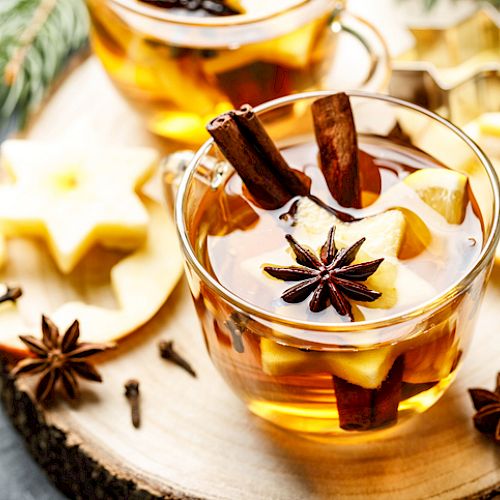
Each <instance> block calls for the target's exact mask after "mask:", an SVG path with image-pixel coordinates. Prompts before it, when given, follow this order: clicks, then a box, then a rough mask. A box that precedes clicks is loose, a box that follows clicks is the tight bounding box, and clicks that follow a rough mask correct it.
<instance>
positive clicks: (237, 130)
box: [207, 105, 310, 210]
mask: <svg viewBox="0 0 500 500" xmlns="http://www.w3.org/2000/svg"><path fill="white" fill-rule="evenodd" d="M207 130H208V132H209V133H210V135H211V136H212V137H213V138H214V141H215V142H216V144H217V146H219V149H220V150H221V152H222V154H223V155H224V156H225V157H226V159H227V160H228V161H229V162H230V163H231V164H232V165H233V167H234V168H235V170H236V171H237V172H238V174H239V175H240V177H241V179H242V180H243V182H244V184H245V186H246V188H247V190H248V192H249V193H250V194H251V196H252V197H253V199H254V200H255V201H256V202H257V203H258V204H259V205H260V206H262V208H265V209H268V210H274V209H276V208H280V207H282V206H283V205H284V204H285V203H286V202H287V201H289V200H290V199H291V198H293V197H294V196H297V195H305V194H307V193H308V192H309V186H310V181H309V179H308V178H307V177H305V176H303V175H301V174H300V172H298V171H296V170H294V169H292V168H291V167H290V166H289V165H288V164H287V163H286V161H285V159H284V158H283V156H282V155H281V153H280V152H279V150H278V148H277V147H276V145H275V144H274V143H273V141H272V139H271V138H270V137H269V135H268V134H267V132H266V130H265V129H264V126H263V125H262V123H261V122H260V120H259V119H258V117H257V115H255V113H254V112H253V110H252V108H251V107H250V106H249V105H245V106H242V108H241V110H239V111H229V112H227V113H224V114H222V115H220V116H218V117H217V118H215V119H214V120H212V121H211V122H210V123H209V124H208V125H207Z"/></svg>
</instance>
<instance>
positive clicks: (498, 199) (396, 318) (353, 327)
mask: <svg viewBox="0 0 500 500" xmlns="http://www.w3.org/2000/svg"><path fill="white" fill-rule="evenodd" d="M335 92H337V91H328V90H323V91H314V92H304V93H299V94H293V95H289V96H285V97H281V98H279V99H275V100H273V101H269V102H266V103H264V104H261V105H260V106H257V107H255V108H254V109H255V111H256V112H257V113H261V112H263V111H269V110H272V109H274V108H277V107H280V106H283V105H287V104H291V103H294V102H297V101H300V100H303V99H308V100H309V99H314V98H319V97H323V96H326V95H330V94H332V93H335ZM346 93H347V94H348V95H349V96H350V97H359V98H365V99H373V100H381V101H384V102H388V103H391V104H394V105H398V106H402V107H404V108H407V109H411V110H413V111H417V112H419V113H422V114H424V115H426V116H428V117H429V118H431V119H433V120H435V121H437V122H439V123H441V124H442V125H444V126H446V127H447V128H448V129H450V130H451V131H452V132H454V133H455V134H456V135H457V136H458V137H459V138H460V139H462V140H463V141H464V142H465V143H466V144H467V145H468V146H469V147H470V148H471V149H472V151H473V152H474V154H475V155H476V156H477V158H478V159H479V160H480V162H481V164H482V165H483V166H484V168H485V170H486V173H487V175H488V179H489V181H490V184H491V187H492V191H493V214H494V215H493V217H494V218H493V221H492V225H491V230H490V234H489V235H488V238H487V240H486V242H485V244H484V245H483V249H482V250H481V253H480V254H479V256H478V257H477V258H476V260H475V261H474V262H473V263H472V264H471V267H469V269H468V271H467V272H466V273H465V274H464V275H463V276H462V277H461V278H459V279H457V280H456V281H455V282H454V283H452V284H451V285H450V286H449V287H448V288H446V289H445V290H444V291H442V292H441V293H440V294H439V295H437V296H435V297H433V298H432V299H430V300H428V301H426V302H424V303H422V304H419V305H418V306H416V307H414V308H412V309H409V310H407V311H404V312H403V313H399V314H395V315H392V316H387V317H385V318H382V319H377V320H372V321H357V322H352V323H320V322H312V321H299V320H296V319H290V318H287V317H286V316H282V315H278V314H274V313H272V312H270V311H267V310H265V309H263V308H261V307H258V306H255V305H253V304H251V303H250V302H247V301H246V300H244V299H242V298H240V297H238V296H237V295H235V294H234V293H232V292H231V291H230V290H228V289H227V288H225V287H224V286H223V285H221V284H220V283H219V282H218V281H217V280H216V279H215V278H214V277H213V276H212V275H210V273H209V272H208V271H207V270H206V269H205V268H204V267H203V265H202V264H201V263H200V262H199V260H198V259H197V257H196V255H195V253H194V249H193V247H192V246H191V243H190V241H189V238H188V236H187V231H186V226H185V221H184V212H185V207H186V204H187V203H188V200H187V199H186V196H185V194H186V192H187V189H188V186H189V184H190V182H191V180H192V178H193V176H194V174H195V169H196V166H197V165H198V162H199V161H200V160H201V159H202V158H203V157H204V155H205V154H206V153H207V152H208V151H209V149H210V148H211V147H212V145H213V144H214V141H213V139H209V140H207V141H206V142H205V143H204V144H203V145H202V146H201V147H200V149H199V150H198V151H197V152H196V154H195V156H194V157H193V160H192V161H191V162H190V164H189V166H188V168H187V169H186V172H185V173H184V176H183V178H182V181H181V183H180V186H179V190H178V192H177V197H176V201H175V215H174V217H175V222H176V227H177V232H178V235H179V239H180V242H181V246H182V249H183V251H184V255H185V258H186V259H187V261H188V262H189V264H190V265H191V266H192V267H193V268H194V270H195V271H196V273H197V275H198V276H199V277H200V279H201V280H202V281H203V282H204V283H205V284H206V285H208V286H209V287H210V288H211V289H212V290H213V291H215V292H216V293H218V294H219V295H220V296H221V297H223V298H224V299H225V300H226V301H228V302H229V303H231V304H232V305H233V306H235V307H236V308H238V309H240V310H241V311H244V312H245V313H247V314H251V315H254V316H257V317H259V318H260V319H263V320H267V321H270V322H273V323H277V324H279V325H283V326H286V327H289V328H293V329H304V330H310V331H323V332H331V333H335V334H338V333H344V332H351V333H352V332H356V331H361V330H363V331H365V330H373V329H377V328H385V327H390V326H394V325H398V324H401V323H404V322H406V321H410V320H412V319H415V318H417V317H419V316H421V315H423V314H425V313H427V312H430V311H433V310H435V309H437V308H439V307H440V306H442V305H445V304H446V303H448V302H449V301H450V300H451V299H453V298H454V297H455V296H456V295H457V294H458V293H459V292H460V291H461V290H463V289H464V288H466V287H467V286H468V285H469V284H470V283H471V282H472V281H473V280H474V279H475V278H476V276H477V275H478V274H479V273H480V272H481V270H482V269H483V268H484V266H485V264H486V263H487V261H488V260H489V259H491V258H492V257H493V252H494V251H495V248H496V246H497V244H498V241H499V239H500V231H499V219H500V214H499V207H500V185H499V179H498V176H497V174H496V172H495V169H494V168H493V166H492V164H491V162H490V161H489V159H488V158H487V156H486V155H485V153H484V152H483V151H482V150H481V148H480V147H479V146H478V145H477V144H476V143H475V142H474V141H473V140H472V139H471V138H470V137H469V136H468V135H467V134H465V133H464V132H463V131H462V130H461V129H460V128H458V127H457V126H456V125H453V124H452V123H451V122H449V121H448V120H446V119H445V118H442V117H441V116H439V115H437V114H435V113H433V112H432V111H428V110H426V109H425V108H422V107H420V106H418V105H416V104H412V103H410V102H406V101H404V100H402V99H398V98H396V97H392V96H388V95H383V94H377V93H371V92H362V91H346ZM287 336H289V337H291V338H293V337H294V335H293V334H288V335H287ZM325 340H326V339H325ZM394 340H395V339H394Z"/></svg>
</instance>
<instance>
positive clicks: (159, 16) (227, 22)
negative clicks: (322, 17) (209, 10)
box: [108, 0, 345, 28]
mask: <svg viewBox="0 0 500 500" xmlns="http://www.w3.org/2000/svg"><path fill="white" fill-rule="evenodd" d="M108 1H109V2H110V3H114V4H116V5H119V6H120V7H123V8H125V9H127V10H128V11H130V12H134V13H135V14H140V15H142V16H145V17H149V18H151V19H155V20H157V21H165V22H169V23H172V24H177V25H180V26H199V27H204V28H210V27H221V26H241V25H246V24H253V23H258V22H261V21H265V20H267V19H272V18H276V17H279V16H281V15H283V14H286V13H289V12H292V11H295V10H300V9H303V8H311V4H320V3H325V4H326V5H330V4H331V5H332V10H335V9H338V10H343V9H344V7H345V6H344V4H343V3H342V2H341V1H339V0H309V1H307V2H306V1H303V2H300V3H298V4H294V5H291V6H289V7H288V8H286V9H282V10H280V11H278V12H270V13H268V14H263V15H254V16H250V15H247V14H238V15H234V16H224V17H196V16H176V15H173V14H170V13H168V10H167V9H162V8H161V7H156V6H154V5H147V4H145V3H141V2H139V1H137V0H108ZM271 1H272V0H271Z"/></svg>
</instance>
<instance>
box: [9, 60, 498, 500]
mask: <svg viewBox="0 0 500 500" xmlns="http://www.w3.org/2000/svg"><path fill="white" fill-rule="evenodd" d="M28 135H29V136H30V137H36V138H40V139H46V138H50V139H54V138H57V139H58V140H61V141H62V140H72V139H74V138H75V137H78V138H80V139H81V140H84V141H85V142H86V143H88V144H110V143H111V144H115V145H119V144H128V145H131V144H132V145H144V144H151V143H152V141H153V139H152V138H151V137H149V136H148V135H147V134H146V133H145V132H144V131H143V128H142V126H141V122H140V120H139V119H138V117H137V116H136V115H135V114H134V113H133V112H132V111H131V110H130V109H129V108H128V106H127V105H126V104H125V103H124V102H123V101H122V100H121V98H120V97H119V96H118V95H117V94H116V93H115V91H114V90H113V88H112V87H111V85H110V83H109V82H108V81H107V79H106V77H105V76H104V75H103V72H102V70H101V68H100V66H99V65H98V63H97V62H96V61H95V60H94V59H90V60H89V61H87V62H86V63H85V64H84V65H83V66H81V67H80V68H79V69H77V70H76V72H75V73H73V75H72V76H71V77H70V78H69V79H68V81H67V82H66V83H65V84H64V85H63V87H62V88H61V89H60V90H59V92H58V93H57V95H56V96H54V98H53V99H52V100H51V102H50V103H49V104H48V106H46V108H45V110H44V112H43V113H42V114H41V115H40V116H39V117H38V118H37V120H36V123H35V124H34V125H33V127H32V128H31V130H30V131H29V133H28ZM156 144H157V145H158V143H156ZM499 303H500V268H498V267H497V268H496V269H495V270H494V272H493V276H492V280H491V283H490V285H489V287H488V291H487V295H486V299H485V303H484V306H483V308H482V311H481V316H480V318H479V322H478V327H477V332H476V336H475V338H474V341H473V345H472V349H471V352H470V353H469V355H468V356H467V359H466V361H465V364H464V366H463V369H462V370H461V372H460V375H459V377H458V380H457V381H456V383H455V384H454V385H453V386H452V388H451V389H450V390H449V392H448V393H447V394H446V395H445V396H444V397H443V399H442V400H441V401H440V402H439V403H438V404H437V405H436V406H435V407H434V408H432V409H431V410H430V411H429V412H427V413H426V414H424V415H422V416H421V417H419V418H415V419H414V420H413V421H411V422H409V423H408V424H406V425H405V426H403V427H402V428H401V429H400V430H398V431H396V432H394V433H392V434H389V435H388V436H386V437H385V438H384V439H383V440H378V441H374V442H371V443H366V444H357V445H322V444H318V443H313V442H309V441H305V440H303V439H300V438H297V437H295V436H293V435H291V434H288V433H286V432H284V431H282V430H280V429H277V428H275V427H273V426H271V425H270V424H267V423H266V422H264V421H262V420H260V419H259V418H257V417H254V416H252V415H251V414H250V413H249V412H248V411H247V410H246V409H245V407H244V405H243V404H242V403H241V402H240V401H239V400H238V399H237V398H236V397H235V396H234V395H233V394H232V393H231V392H230V390H229V389H228V388H227V387H226V385H225V384H224V382H223V381H222V379H221V377H220V376H219V375H218V374H217V372H216V371H215V369H214V368H213V367H212V365H211V363H210V360H209V358H208V355H207V353H206V351H205V347H204V343H203V339H202V336H201V332H200V328H199V325H198V322H197V319H196V316H195V312H194V308H193V306H192V304H191V299H190V297H189V294H188V290H187V286H186V284H185V283H184V282H182V283H181V284H180V285H179V286H178V287H177V289H176V290H175V292H174V293H173V296H172V297H171V298H170V299H169V301H168V302H167V304H166V305H165V306H164V307H163V308H162V309H161V311H160V312H159V313H158V314H157V316H156V317H155V318H154V319H153V320H152V321H151V322H150V323H148V324H147V325H146V326H145V327H143V328H142V329H141V330H139V331H138V332H137V333H136V334H135V335H133V336H132V337H131V338H129V339H128V340H126V341H125V342H124V343H123V345H121V346H120V348H119V350H118V351H117V352H116V353H115V354H114V355H113V357H112V358H111V359H109V360H107V361H105V362H104V363H102V364H101V365H100V367H99V368H100V371H101V372H102V375H103V378H104V381H105V383H104V384H102V385H100V386H97V385H92V386H85V388H88V390H84V393H83V397H82V399H81V401H80V402H78V403H77V404H75V405H69V404H67V403H65V402H61V403H58V404H57V405H56V406H55V407H53V408H51V409H49V410H46V411H41V410H40V408H36V407H35V406H34V405H33V403H32V401H31V399H30V397H29V396H28V395H27V394H26V393H25V392H24V390H29V387H30V383H29V382H27V381H24V380H23V381H22V382H20V383H17V382H16V383H13V381H12V380H9V378H8V376H7V375H6V374H5V373H4V377H3V378H4V379H5V380H6V383H5V384H4V389H3V397H4V401H5V403H6V408H7V411H8V412H9V413H10V415H11V417H12V419H13V421H14V422H15V424H16V426H17V427H18V428H19V429H20V431H21V432H22V433H23V435H24V436H25V437H26V439H27V442H28V446H29V449H30V451H31V452H32V453H33V455H34V456H35V458H36V459H37V460H38V461H39V462H40V463H41V464H42V465H43V466H44V467H45V468H46V469H47V471H48V473H49V475H50V476H51V478H52V479H53V480H54V481H55V482H56V483H57V484H58V485H59V487H60V488H61V489H63V491H65V492H66V493H67V494H69V495H71V496H73V497H79V498H121V499H123V498H156V497H166V498H193V497H194V498H207V499H231V500H232V499H242V500H243V499H252V500H254V499H276V500H277V499H287V500H289V499H290V500H292V499H301V500H302V499H304V498H307V499H321V498H353V499H354V498H384V499H386V498H398V499H417V498H445V499H446V498H449V499H455V498H462V497H468V496H469V497H474V498H492V497H493V496H494V495H495V493H494V492H495V491H496V492H497V493H498V494H500V449H499V448H498V447H495V445H493V444H492V443H491V442H490V441H488V440H487V439H485V438H484V437H483V436H481V435H480V434H479V433H477V432H476V431H475V430H474V429H473V427H472V421H471V416H472V414H473V409H472V405H471V403H470V401H469V397H468V395H467V393H466V388H467V387H470V386H485V387H491V388H492V387H493V385H494V378H495V376H496V372H497V370H499V369H500V342H499V332H498V320H497V316H498V313H497V311H498V304H499ZM159 339H173V340H175V343H176V345H177V346H178V349H179V351H180V352H181V353H183V354H185V355H186V357H187V358H188V359H189V360H190V361H191V362H192V364H193V365H194V366H195V367H196V370H197V372H198V378H196V379H194V378H192V377H190V376H189V375H188V374H187V373H185V372H184V371H182V370H181V369H179V368H178V367H176V366H173V365H170V364H168V363H167V362H165V361H164V360H162V359H161V358H160V357H159V356H158V350H157V342H158V340H159ZM4 361H5V360H4ZM131 377H135V378H138V379H139V380H140V382H141V392H142V420H143V423H142V426H141V428H140V429H139V430H136V429H134V428H133V427H132V426H131V423H130V413H129V407H128V403H127V401H126V400H125V398H124V396H123V383H124V382H125V380H126V379H128V378H131Z"/></svg>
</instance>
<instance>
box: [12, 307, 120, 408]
mask: <svg viewBox="0 0 500 500" xmlns="http://www.w3.org/2000/svg"><path fill="white" fill-rule="evenodd" d="M79 336H80V325H79V323H78V321H77V320H75V321H74V322H73V323H72V324H71V326H70V327H69V328H68V329H67V331H66V333H65V334H64V335H63V336H61V334H60V333H59V329H58V328H57V326H56V325H55V324H54V323H53V322H52V321H51V320H50V319H49V318H47V317H46V316H42V339H38V338H36V337H33V336H32V335H20V336H19V338H20V339H21V341H22V342H23V343H24V345H25V346H26V347H27V348H28V350H29V353H30V357H29V358H25V359H22V360H21V361H19V362H18V363H17V365H16V366H15V367H14V368H13V370H12V371H11V374H12V375H13V376H15V377H17V376H19V375H39V376H40V379H39V381H38V384H37V386H36V390H35V397H36V399H37V401H39V402H43V401H46V400H47V399H49V398H50V397H52V395H53V394H54V390H55V388H56V385H57V384H58V382H59V381H60V386H61V388H62V390H63V393H64V395H65V396H66V397H67V398H68V399H75V398H77V397H78V396H79V388H78V377H81V378H83V379H85V380H90V381H92V382H102V378H101V376H100V375H99V373H98V371H97V370H96V369H95V368H94V366H93V365H91V364H90V363H89V362H88V361H86V360H87V359H88V358H90V357H92V356H94V355H96V354H99V353H101V352H104V351H106V350H108V349H111V348H113V347H114V345H113V344H93V343H87V342H78V339H79Z"/></svg>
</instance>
